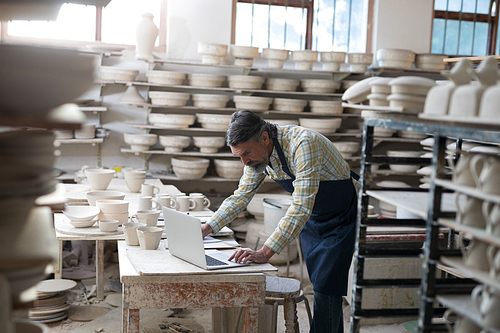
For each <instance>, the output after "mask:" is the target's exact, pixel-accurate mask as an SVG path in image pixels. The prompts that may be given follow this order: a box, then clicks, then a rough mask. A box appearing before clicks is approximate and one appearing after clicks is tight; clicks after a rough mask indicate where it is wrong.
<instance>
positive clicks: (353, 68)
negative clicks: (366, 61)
mask: <svg viewBox="0 0 500 333" xmlns="http://www.w3.org/2000/svg"><path fill="white" fill-rule="evenodd" d="M367 69H368V65H363V64H350V65H349V72H353V73H364V72H366V70H367Z"/></svg>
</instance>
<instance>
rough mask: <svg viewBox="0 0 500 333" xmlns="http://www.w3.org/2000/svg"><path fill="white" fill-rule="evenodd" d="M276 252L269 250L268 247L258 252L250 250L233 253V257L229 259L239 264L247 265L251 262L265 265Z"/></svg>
mask: <svg viewBox="0 0 500 333" xmlns="http://www.w3.org/2000/svg"><path fill="white" fill-rule="evenodd" d="M274 253H275V252H274V251H273V250H271V249H270V248H268V247H267V246H265V245H264V246H263V247H262V248H261V249H260V250H258V251H253V250H250V249H242V250H238V251H236V252H234V253H233V255H232V256H231V257H230V258H229V260H233V259H234V261H235V262H238V263H244V264H246V263H247V262H248V261H249V260H251V261H253V262H255V263H258V264H264V263H266V262H268V261H269V259H270V258H271V257H272V256H273V255H274Z"/></svg>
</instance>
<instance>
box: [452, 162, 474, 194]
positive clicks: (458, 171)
mask: <svg viewBox="0 0 500 333" xmlns="http://www.w3.org/2000/svg"><path fill="white" fill-rule="evenodd" d="M472 157H474V155H473V154H462V155H461V156H460V159H459V160H458V162H457V163H456V164H455V162H454V159H453V155H451V156H450V157H449V158H448V165H449V166H450V167H451V169H452V170H453V176H452V180H453V182H454V183H456V184H460V185H465V186H472V187H476V183H475V182H474V178H473V176H472V174H471V171H470V161H471V159H472Z"/></svg>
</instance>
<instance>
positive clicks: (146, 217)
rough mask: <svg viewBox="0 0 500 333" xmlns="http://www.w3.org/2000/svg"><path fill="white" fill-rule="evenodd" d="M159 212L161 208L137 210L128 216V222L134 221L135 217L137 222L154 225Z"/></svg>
mask: <svg viewBox="0 0 500 333" xmlns="http://www.w3.org/2000/svg"><path fill="white" fill-rule="evenodd" d="M160 214H161V210H138V211H137V213H135V214H134V215H132V216H131V217H130V222H134V219H137V222H138V223H144V224H146V225H147V226H149V227H155V226H156V224H157V223H158V217H159V216H160Z"/></svg>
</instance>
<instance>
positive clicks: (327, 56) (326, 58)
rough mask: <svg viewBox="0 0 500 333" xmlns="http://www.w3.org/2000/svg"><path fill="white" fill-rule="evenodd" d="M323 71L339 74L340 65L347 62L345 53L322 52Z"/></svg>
mask: <svg viewBox="0 0 500 333" xmlns="http://www.w3.org/2000/svg"><path fill="white" fill-rule="evenodd" d="M320 56H321V62H322V63H323V70H325V71H328V72H338V71H339V70H340V65H341V64H342V63H344V62H345V52H320Z"/></svg>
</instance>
